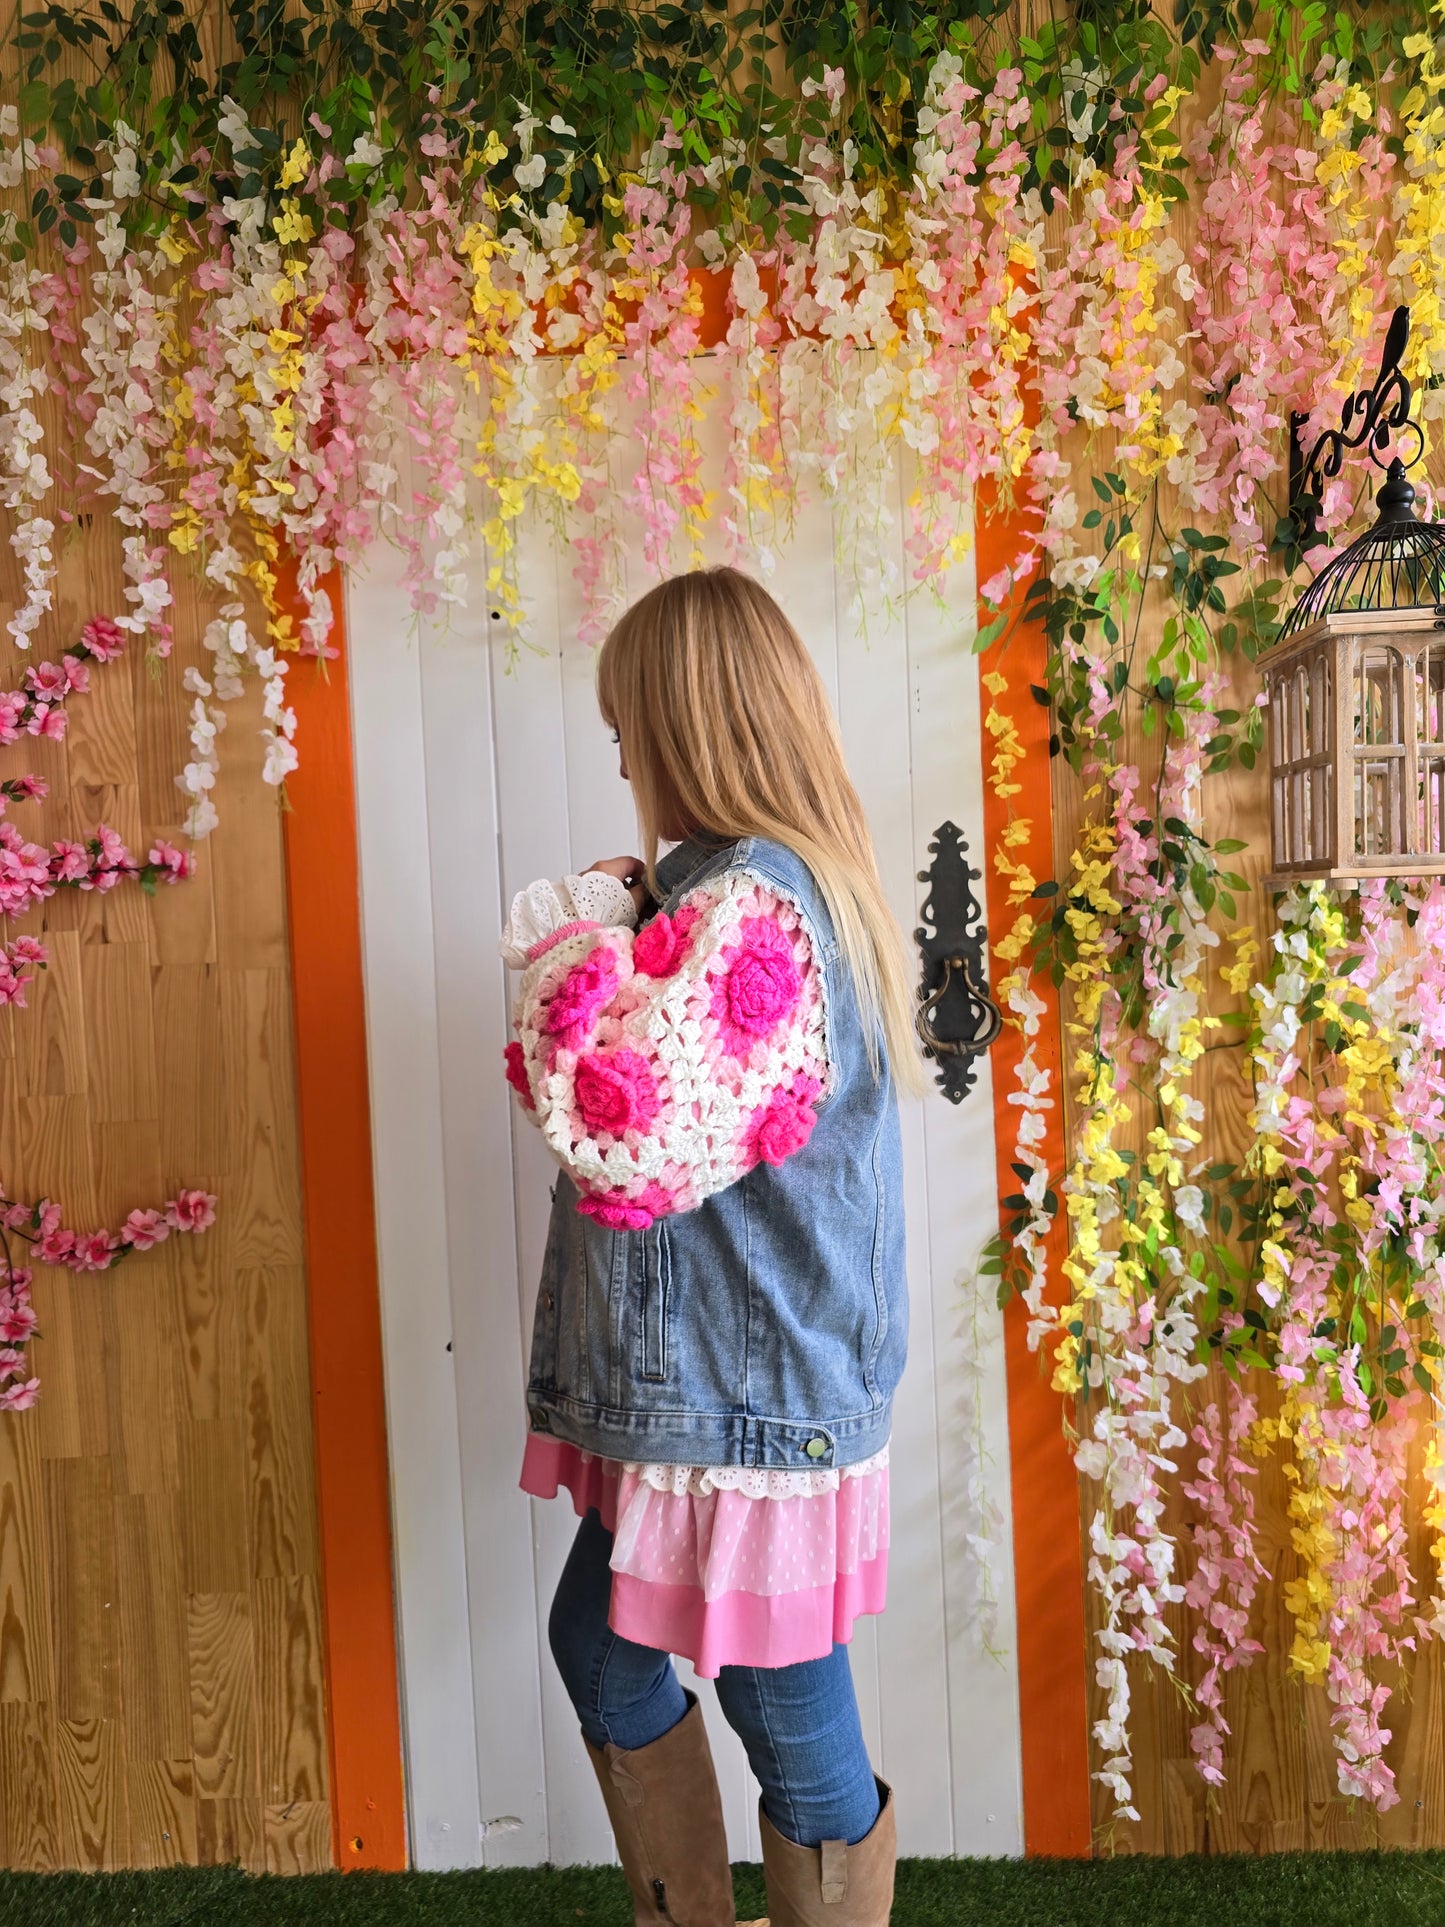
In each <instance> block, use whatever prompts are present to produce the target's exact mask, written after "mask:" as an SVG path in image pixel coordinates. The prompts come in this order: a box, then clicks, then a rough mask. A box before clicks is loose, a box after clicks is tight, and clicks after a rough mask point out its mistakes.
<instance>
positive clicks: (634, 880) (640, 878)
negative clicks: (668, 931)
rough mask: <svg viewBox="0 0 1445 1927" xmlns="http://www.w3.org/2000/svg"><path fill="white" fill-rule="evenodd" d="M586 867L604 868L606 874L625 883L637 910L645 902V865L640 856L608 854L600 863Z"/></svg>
mask: <svg viewBox="0 0 1445 1927" xmlns="http://www.w3.org/2000/svg"><path fill="white" fill-rule="evenodd" d="M587 867H588V869H589V870H605V871H606V872H607V874H608V876H610V877H616V878H617V879H618V881H619V882H621V883H625V884H626V885H627V888H628V889H629V890H630V891H631V893H632V901H633V902H634V903H635V904H636V905H637V908H638V910H639V911H640V910H641V909H642V907H643V905H644V904H645V903H646V902H647V874H646V873H647V865H646V864H645V863H644V862H643V861H642V858H641V857H640V856H609V857H606V858H604V860H603V861H602V862H601V863H590V864H589V865H588V866H587ZM584 874H585V873H584Z"/></svg>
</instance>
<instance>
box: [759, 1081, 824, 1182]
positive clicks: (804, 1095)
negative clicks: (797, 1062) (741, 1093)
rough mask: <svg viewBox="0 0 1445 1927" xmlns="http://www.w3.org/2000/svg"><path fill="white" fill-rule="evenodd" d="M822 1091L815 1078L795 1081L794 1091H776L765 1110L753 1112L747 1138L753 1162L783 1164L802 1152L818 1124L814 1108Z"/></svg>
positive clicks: (764, 1107)
mask: <svg viewBox="0 0 1445 1927" xmlns="http://www.w3.org/2000/svg"><path fill="white" fill-rule="evenodd" d="M818 1090H819V1086H818V1084H817V1083H816V1081H815V1080H814V1079H813V1078H811V1077H798V1078H795V1079H794V1080H793V1085H792V1088H791V1090H786V1091H774V1092H773V1095H772V1097H771V1098H770V1099H769V1100H768V1102H767V1103H766V1104H765V1105H763V1107H762V1109H761V1110H757V1111H754V1112H753V1115H752V1117H751V1118H750V1119H749V1120H748V1128H747V1139H746V1142H747V1147H748V1153H749V1158H750V1161H751V1162H752V1163H754V1164H781V1163H782V1162H783V1160H784V1159H785V1158H790V1157H791V1156H792V1155H793V1153H794V1152H795V1151H801V1150H802V1148H803V1146H804V1145H805V1144H806V1143H807V1142H808V1139H809V1138H810V1137H811V1136H812V1135H813V1126H814V1125H815V1124H816V1123H817V1121H818V1114H817V1112H816V1111H815V1110H814V1109H813V1099H814V1098H815V1097H816V1096H817V1095H818Z"/></svg>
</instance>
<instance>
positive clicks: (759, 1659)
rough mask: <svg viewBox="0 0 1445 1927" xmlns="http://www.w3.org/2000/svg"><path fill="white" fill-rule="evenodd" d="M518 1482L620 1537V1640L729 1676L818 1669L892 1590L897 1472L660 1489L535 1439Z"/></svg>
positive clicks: (613, 1613) (615, 1594)
mask: <svg viewBox="0 0 1445 1927" xmlns="http://www.w3.org/2000/svg"><path fill="white" fill-rule="evenodd" d="M521 1486H522V1490H523V1491H524V1492H527V1493H530V1494H531V1496H532V1497H533V1498H538V1499H552V1498H555V1497H556V1496H557V1493H558V1492H559V1491H560V1490H561V1489H562V1488H564V1487H565V1488H566V1490H567V1491H568V1492H570V1493H571V1495H572V1503H573V1505H574V1507H575V1508H576V1511H577V1516H578V1517H579V1518H580V1517H582V1515H583V1514H584V1513H585V1512H586V1511H587V1510H588V1509H589V1507H594V1508H595V1509H596V1510H597V1512H598V1513H599V1514H600V1515H601V1518H602V1523H603V1525H605V1526H606V1527H607V1529H608V1531H609V1532H611V1533H612V1535H613V1549H612V1604H611V1610H610V1612H609V1614H608V1623H609V1624H610V1625H611V1627H612V1630H613V1631H614V1632H615V1633H618V1634H620V1635H621V1637H622V1638H624V1639H631V1640H635V1641H636V1642H637V1644H638V1645H640V1646H655V1647H657V1648H659V1649H660V1650H661V1651H663V1652H669V1653H680V1654H682V1655H684V1656H685V1657H686V1658H688V1659H690V1660H691V1661H692V1663H693V1666H694V1667H695V1668H696V1670H697V1671H698V1673H700V1674H701V1675H702V1677H703V1678H704V1679H715V1678H716V1677H717V1674H718V1671H719V1669H720V1668H721V1667H723V1666H791V1665H794V1664H796V1663H797V1662H798V1661H799V1660H805V1659H821V1658H822V1657H823V1656H824V1655H825V1654H827V1653H829V1652H831V1651H832V1649H833V1646H834V1644H835V1642H836V1643H846V1642H847V1641H848V1640H850V1639H851V1638H852V1635H853V1622H854V1621H855V1620H856V1619H858V1618H861V1617H862V1616H863V1615H864V1614H866V1613H880V1612H882V1611H883V1607H884V1603H885V1600H886V1596H887V1589H888V1468H887V1466H886V1464H885V1465H880V1466H879V1467H877V1468H876V1469H873V1470H870V1471H866V1472H863V1473H862V1474H861V1476H857V1477H853V1478H842V1479H840V1480H839V1482H838V1486H837V1489H836V1490H835V1491H830V1492H816V1493H810V1494H805V1495H798V1496H793V1497H788V1498H773V1497H755V1496H752V1495H750V1494H749V1493H747V1492H744V1491H737V1490H732V1489H730V1488H723V1489H722V1490H715V1491H707V1492H702V1493H697V1492H689V1491H682V1492H677V1491H659V1490H658V1489H657V1487H656V1486H655V1485H653V1484H650V1483H649V1482H648V1480H647V1479H646V1478H645V1477H643V1476H642V1474H641V1473H640V1471H639V1469H638V1468H637V1467H636V1466H629V1465H624V1464H622V1463H621V1462H620V1461H618V1460H615V1459H601V1458H598V1457H596V1456H595V1455H594V1454H592V1453H590V1452H583V1451H581V1450H579V1448H578V1447H577V1446H575V1445H568V1444H566V1443H565V1442H563V1441H562V1440H560V1439H552V1438H547V1437H545V1436H544V1435H542V1434H540V1433H535V1432H534V1433H532V1434H530V1435H529V1437H528V1439H527V1448H526V1452H525V1454H524V1457H523V1461H522V1477H521Z"/></svg>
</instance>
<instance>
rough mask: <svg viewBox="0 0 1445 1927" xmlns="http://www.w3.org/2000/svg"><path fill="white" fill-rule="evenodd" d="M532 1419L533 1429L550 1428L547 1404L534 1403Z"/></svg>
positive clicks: (541, 1430) (542, 1429)
mask: <svg viewBox="0 0 1445 1927" xmlns="http://www.w3.org/2000/svg"><path fill="white" fill-rule="evenodd" d="M531 1420H532V1429H533V1431H534V1432H545V1431H546V1430H547V1428H548V1419H547V1408H546V1406H545V1405H534V1406H533V1407H532V1409H531Z"/></svg>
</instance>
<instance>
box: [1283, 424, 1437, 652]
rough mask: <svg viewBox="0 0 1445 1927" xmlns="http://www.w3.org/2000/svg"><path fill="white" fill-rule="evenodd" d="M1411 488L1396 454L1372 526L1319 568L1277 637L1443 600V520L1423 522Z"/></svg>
mask: <svg viewBox="0 0 1445 1927" xmlns="http://www.w3.org/2000/svg"><path fill="white" fill-rule="evenodd" d="M1414 504H1415V491H1414V489H1413V487H1412V486H1411V484H1410V479H1409V477H1408V476H1407V475H1406V473H1405V464H1404V463H1403V462H1402V461H1401V460H1400V458H1399V456H1398V455H1397V456H1396V457H1395V458H1394V460H1393V461H1392V462H1391V463H1390V466H1389V469H1388V471H1387V473H1386V476H1385V480H1384V482H1383V483H1382V484H1381V486H1380V492H1379V494H1378V495H1377V496H1376V497H1375V506H1376V508H1377V509H1378V510H1379V514H1378V516H1377V517H1376V520H1375V524H1374V527H1373V528H1370V529H1367V530H1366V531H1365V533H1364V534H1363V535H1361V536H1358V537H1357V538H1356V539H1355V540H1354V541H1353V542H1351V543H1350V545H1349V547H1348V548H1346V549H1342V550H1341V551H1340V553H1339V554H1338V555H1336V556H1332V557H1331V559H1330V560H1329V561H1328V562H1327V563H1326V564H1325V566H1324V567H1323V568H1322V569H1321V570H1320V572H1319V574H1318V575H1317V576H1316V577H1315V579H1314V581H1313V582H1311V584H1310V585H1309V587H1308V588H1307V589H1306V590H1305V592H1304V594H1303V595H1302V596H1301V597H1300V598H1299V600H1298V602H1296V604H1295V606H1294V608H1293V609H1292V610H1291V611H1290V613H1289V618H1288V620H1287V621H1286V623H1285V625H1284V628H1283V629H1282V630H1281V632H1280V638H1279V639H1280V641H1281V642H1284V641H1285V640H1286V639H1287V638H1289V637H1290V636H1294V635H1297V634H1299V632H1300V631H1301V630H1303V629H1307V628H1309V627H1310V625H1311V624H1312V623H1315V622H1318V621H1319V620H1320V618H1321V617H1322V616H1331V615H1343V614H1353V613H1356V612H1360V613H1365V612H1380V611H1384V610H1393V609H1434V608H1437V607H1439V606H1440V605H1441V604H1445V522H1422V521H1420V520H1419V519H1418V517H1417V516H1416V514H1415V510H1414Z"/></svg>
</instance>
